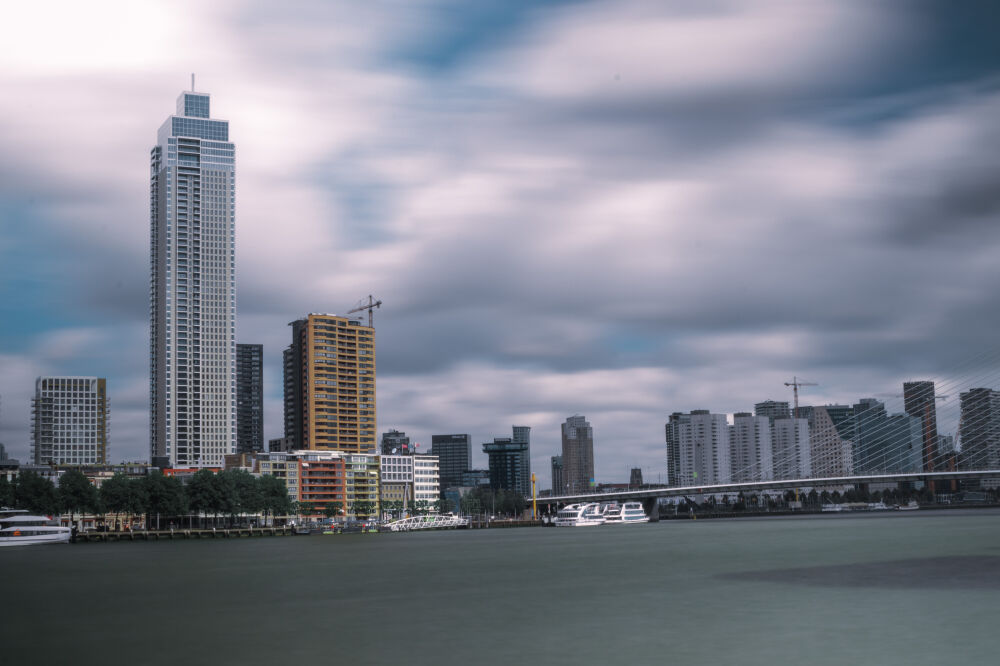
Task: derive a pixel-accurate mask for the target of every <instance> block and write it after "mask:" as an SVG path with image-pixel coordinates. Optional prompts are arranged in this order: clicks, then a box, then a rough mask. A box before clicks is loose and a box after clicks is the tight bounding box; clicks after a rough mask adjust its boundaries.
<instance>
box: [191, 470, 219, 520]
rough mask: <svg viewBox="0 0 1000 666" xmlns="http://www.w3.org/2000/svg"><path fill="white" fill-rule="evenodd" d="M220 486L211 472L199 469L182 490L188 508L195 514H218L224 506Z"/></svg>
mask: <svg viewBox="0 0 1000 666" xmlns="http://www.w3.org/2000/svg"><path fill="white" fill-rule="evenodd" d="M220 486H221V484H219V483H218V482H217V481H216V479H215V473H214V472H212V471H211V470H207V469H200V470H198V471H197V472H195V473H194V474H192V475H191V481H190V482H189V483H188V485H187V487H186V488H185V489H184V490H185V492H184V494H185V496H186V497H187V504H188V508H189V509H190V510H191V511H194V512H195V513H204V514H213V515H217V514H218V513H220V512H221V511H222V510H223V507H224V505H225V500H224V499H223V497H222V495H221V487H220Z"/></svg>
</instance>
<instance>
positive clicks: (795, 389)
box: [785, 377, 819, 418]
mask: <svg viewBox="0 0 1000 666" xmlns="http://www.w3.org/2000/svg"><path fill="white" fill-rule="evenodd" d="M785 386H791V387H792V393H793V394H795V418H799V387H800V386H819V384H816V383H814V382H800V381H799V378H798V377H792V381H790V382H785Z"/></svg>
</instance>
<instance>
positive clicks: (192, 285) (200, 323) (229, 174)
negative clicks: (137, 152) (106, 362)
mask: <svg viewBox="0 0 1000 666" xmlns="http://www.w3.org/2000/svg"><path fill="white" fill-rule="evenodd" d="M192 84H193V81H192ZM192 87H193V85H192ZM234 158H235V155H234V146H233V144H232V143H230V141H229V122H228V121H225V120H213V119H211V118H210V116H209V95H208V94H207V93H198V92H193V91H191V92H182V93H181V94H180V97H178V98H177V113H176V115H173V116H170V117H169V118H167V120H166V122H164V123H163V125H162V126H161V127H160V131H159V133H158V135H157V142H156V146H154V147H153V149H152V151H151V153H150V210H149V217H150V239H151V242H150V263H151V283H150V301H151V306H150V380H149V381H150V456H151V459H152V462H153V463H154V464H157V465H161V466H170V467H213V466H221V465H222V464H223V456H224V455H226V454H227V453H233V452H234V451H235V448H236V252H235V229H236V215H235V211H234V208H235V204H236V194H235V180H234V178H235V173H234V161H235V159H234Z"/></svg>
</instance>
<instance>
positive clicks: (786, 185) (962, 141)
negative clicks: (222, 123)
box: [0, 0, 1000, 488]
mask: <svg viewBox="0 0 1000 666" xmlns="http://www.w3.org/2000/svg"><path fill="white" fill-rule="evenodd" d="M998 13H1000V12H998V10H997V9H996V8H995V4H994V3H990V2H971V1H970V2H963V3H941V2H920V1H916V0H913V1H905V0H903V1H900V2H892V3H872V2H869V1H867V0H840V1H838V2H835V3H831V2H823V1H818V2H808V1H799V2H786V1H782V0H756V1H753V2H739V1H735V0H733V1H727V0H717V1H716V0H700V1H694V0H689V1H670V0H653V1H649V2H645V1H632V0H624V1H617V0H605V1H602V2H556V1H548V2H518V1H514V0H504V1H501V2H476V3H469V2H465V1H462V0H458V1H455V2H413V1H402V0H400V1H399V2H370V3H368V2H366V3H330V2H287V3H268V2H222V1H220V2H211V3H194V2H143V3H135V2H127V1H125V2H101V1H95V2H87V3H84V4H80V3H75V2H54V3H19V4H15V5H12V6H10V7H7V8H6V9H5V20H4V21H3V23H2V24H0V89H2V90H3V94H0V115H2V117H3V119H4V122H3V123H0V442H3V443H4V444H5V445H6V447H7V450H8V453H9V454H11V455H12V456H13V457H18V458H21V459H22V460H25V459H27V457H28V450H29V432H30V400H31V396H32V394H33V391H34V380H35V378H36V377H38V376H40V375H46V374H55V375H96V376H102V377H107V378H108V390H109V395H110V399H111V459H112V460H115V461H118V460H123V459H124V460H145V459H147V457H148V452H149V434H148V421H149V417H148V395H149V388H148V382H149V379H148V378H149V368H148V365H149V362H148V355H149V337H148V336H149V332H148V326H149V324H148V317H149V296H148V294H149V212H148V211H149V200H148V197H149V189H148V185H149V183H148V181H149V167H148V164H149V162H148V159H149V150H150V149H151V148H152V146H153V144H154V142H155V139H156V130H157V129H158V128H159V126H160V125H161V124H162V122H163V121H164V120H165V119H166V117H167V116H169V115H170V114H171V113H173V110H174V107H175V100H176V98H177V95H178V94H179V93H180V92H181V91H182V90H187V89H189V87H190V75H191V73H192V72H193V73H196V74H197V83H196V88H197V90H199V91H203V92H208V93H210V94H211V95H212V116H213V117H215V118H221V119H225V120H228V121H230V137H231V140H232V141H233V142H234V143H235V144H236V160H237V161H236V164H237V166H236V169H237V198H236V201H237V204H236V205H237V223H236V235H237V262H236V266H237V268H236V270H237V311H238V319H237V340H238V341H239V342H247V343H262V344H263V345H264V355H265V370H264V373H265V374H264V382H265V421H264V429H265V437H266V438H272V437H280V436H281V435H282V434H283V433H282V422H281V403H282V396H281V366H280V360H281V350H282V349H283V348H284V347H286V346H287V345H288V344H289V342H290V329H289V328H288V326H287V324H288V322H290V321H292V320H294V319H297V318H300V317H302V316H303V315H305V314H306V313H309V312H331V313H339V314H344V313H346V312H347V310H349V309H350V308H352V307H353V306H355V305H356V304H357V302H358V301H359V300H360V299H362V298H366V297H367V295H368V294H373V295H374V296H375V297H376V298H378V299H381V300H382V301H383V306H382V307H381V309H379V310H377V311H376V313H375V327H376V345H377V362H378V363H377V373H378V375H377V376H378V383H377V407H378V432H379V433H382V432H385V431H387V430H388V429H390V428H395V429H398V430H403V431H405V432H406V433H407V434H409V435H410V436H411V438H412V439H413V440H414V441H416V442H419V443H421V445H422V448H429V446H430V436H431V434H435V433H442V434H443V433H469V434H470V435H471V436H472V442H473V451H474V464H475V465H477V466H480V467H485V465H486V459H485V456H484V455H483V454H482V453H481V444H482V442H485V441H490V440H492V438H493V437H502V436H510V432H511V426H512V425H514V424H517V425H528V426H531V428H532V468H533V471H536V472H537V474H538V477H539V486H540V487H541V488H545V487H548V483H549V457H550V456H552V455H555V454H558V453H559V452H560V423H561V422H562V421H564V420H565V419H566V418H567V417H568V416H571V415H574V414H583V415H585V416H586V417H587V419H588V421H589V422H590V423H591V424H592V426H593V429H594V442H595V443H594V449H595V452H594V453H595V463H596V477H597V480H598V481H603V482H624V481H627V480H628V473H629V469H630V468H631V467H641V468H642V469H643V472H644V475H645V478H646V480H647V481H650V480H652V481H655V480H657V478H659V477H661V476H662V475H663V474H664V473H665V450H664V423H665V422H666V420H667V418H668V415H669V414H670V413H671V412H675V411H689V410H691V409H711V410H712V411H714V412H723V413H732V412H736V411H744V410H751V409H752V408H753V404H754V403H755V402H760V401H762V400H767V399H774V400H790V399H791V392H790V389H788V388H787V387H786V386H785V385H784V382H786V381H791V379H792V378H793V377H796V376H797V377H799V378H801V379H804V380H806V381H810V382H814V383H816V384H818V386H815V387H813V386H810V387H808V388H805V389H803V404H826V403H836V402H839V403H845V402H846V403H852V402H856V401H857V399H858V398H859V397H862V396H869V395H877V394H880V393H893V392H897V393H898V392H899V391H900V384H901V382H902V381H904V380H910V379H935V380H936V381H938V382H939V383H940V386H941V388H942V389H945V388H947V389H948V390H952V389H954V390H956V391H957V390H964V389H965V388H968V387H969V386H970V385H972V384H978V385H981V384H982V383H984V382H987V381H993V380H994V379H995V378H996V377H997V376H998V375H997V374H995V373H997V372H998V369H1000V354H998V353H997V345H996V337H997V334H996V332H997V331H998V330H1000V290H998V289H997V284H998V277H1000V261H998V258H1000V257H998V248H1000V245H998V242H1000V225H998V224H997V222H998V211H1000V187H998V186H997V180H998V177H1000V125H998V123H997V118H998V117H1000V41H998V40H996V39H995V34H994V32H995V30H994V29H995V26H996V25H997V24H998V23H997V19H998V18H1000V16H998ZM996 383H997V384H1000V380H997V382H996ZM991 386H995V385H991ZM942 392H943V390H942ZM886 400H887V406H888V407H890V410H891V411H892V410H893V409H895V411H900V410H901V406H900V405H899V404H898V403H899V402H900V401H898V400H897V401H896V404H891V403H892V401H893V399H891V398H887V399H886ZM957 402H958V401H957V396H954V397H953V399H952V401H951V403H952V404H954V405H956V407H957ZM945 421H946V419H945ZM943 427H946V426H943Z"/></svg>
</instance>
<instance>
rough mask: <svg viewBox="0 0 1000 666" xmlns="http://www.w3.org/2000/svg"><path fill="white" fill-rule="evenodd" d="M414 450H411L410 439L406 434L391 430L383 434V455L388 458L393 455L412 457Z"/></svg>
mask: <svg viewBox="0 0 1000 666" xmlns="http://www.w3.org/2000/svg"><path fill="white" fill-rule="evenodd" d="M412 453H413V449H412V448H410V438H409V437H407V436H406V433H405V432H400V431H399V430H390V431H389V432H384V433H382V454H383V455H387V456H392V455H403V456H405V455H411V454H412Z"/></svg>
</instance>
